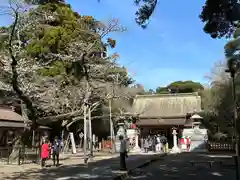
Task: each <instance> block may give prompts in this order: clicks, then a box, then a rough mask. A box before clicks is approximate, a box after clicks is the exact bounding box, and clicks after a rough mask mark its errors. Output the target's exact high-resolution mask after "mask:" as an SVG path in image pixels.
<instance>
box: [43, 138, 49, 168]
mask: <svg viewBox="0 0 240 180" xmlns="http://www.w3.org/2000/svg"><path fill="white" fill-rule="evenodd" d="M49 150H50V149H49V144H48V143H47V141H46V140H44V141H43V144H42V151H41V167H45V163H46V160H47V158H49Z"/></svg>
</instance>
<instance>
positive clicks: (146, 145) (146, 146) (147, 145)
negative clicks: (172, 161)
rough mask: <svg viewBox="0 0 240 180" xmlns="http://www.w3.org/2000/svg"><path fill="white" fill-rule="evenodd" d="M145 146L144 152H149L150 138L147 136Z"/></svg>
mask: <svg viewBox="0 0 240 180" xmlns="http://www.w3.org/2000/svg"><path fill="white" fill-rule="evenodd" d="M143 147H144V152H145V153H147V152H148V149H149V144H148V139H147V138H145V139H144V144H143Z"/></svg>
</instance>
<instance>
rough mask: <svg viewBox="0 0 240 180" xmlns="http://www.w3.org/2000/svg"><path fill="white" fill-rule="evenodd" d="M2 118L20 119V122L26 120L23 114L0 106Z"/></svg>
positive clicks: (0, 117) (4, 119) (9, 119)
mask: <svg viewBox="0 0 240 180" xmlns="http://www.w3.org/2000/svg"><path fill="white" fill-rule="evenodd" d="M0 120H1V121H18V122H23V121H24V119H23V117H22V116H21V115H19V114H18V113H16V112H14V111H13V110H11V109H7V108H0Z"/></svg>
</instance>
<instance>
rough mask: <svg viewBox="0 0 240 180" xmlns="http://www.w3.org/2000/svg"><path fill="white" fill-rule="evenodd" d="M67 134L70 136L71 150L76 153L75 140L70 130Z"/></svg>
mask: <svg viewBox="0 0 240 180" xmlns="http://www.w3.org/2000/svg"><path fill="white" fill-rule="evenodd" d="M69 136H70V140H71V143H72V152H73V154H76V153H77V149H76V144H75V140H74V135H73V133H72V132H70V133H69Z"/></svg>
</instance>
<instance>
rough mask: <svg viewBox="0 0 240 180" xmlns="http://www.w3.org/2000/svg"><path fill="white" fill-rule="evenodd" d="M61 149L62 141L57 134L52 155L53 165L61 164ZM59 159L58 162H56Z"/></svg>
mask: <svg viewBox="0 0 240 180" xmlns="http://www.w3.org/2000/svg"><path fill="white" fill-rule="evenodd" d="M60 149H61V142H60V140H59V139H58V137H57V136H56V137H55V139H54V141H53V143H52V157H53V165H54V166H59V153H60ZM56 161H57V164H56Z"/></svg>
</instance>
